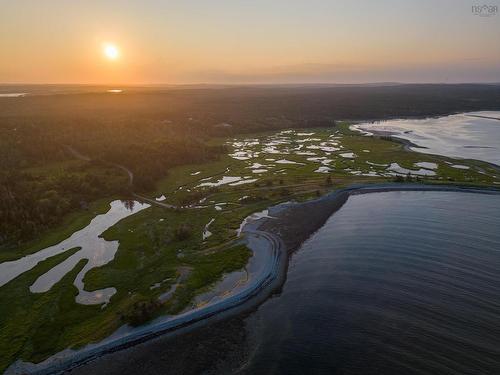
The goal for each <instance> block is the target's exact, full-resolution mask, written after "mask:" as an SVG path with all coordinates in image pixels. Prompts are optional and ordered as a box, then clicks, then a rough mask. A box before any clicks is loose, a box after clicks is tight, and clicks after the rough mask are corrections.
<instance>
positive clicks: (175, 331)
mask: <svg viewBox="0 0 500 375" xmlns="http://www.w3.org/2000/svg"><path fill="white" fill-rule="evenodd" d="M389 191H444V192H465V193H482V194H499V193H500V189H497V188H494V187H490V188H478V187H470V186H465V185H429V184H427V185H426V184H418V183H413V184H396V183H385V184H359V185H352V186H349V187H346V188H341V189H338V190H334V191H332V192H330V193H328V194H326V195H324V196H322V197H320V198H317V199H314V200H311V201H306V202H302V203H297V202H291V203H283V204H279V205H276V206H271V207H270V208H269V216H270V217H263V218H260V219H258V220H256V221H253V222H250V223H247V224H246V225H245V226H244V228H243V233H245V238H246V241H247V243H248V244H249V247H250V248H251V249H252V251H253V252H254V254H255V252H256V251H267V252H268V255H267V259H266V260H267V264H262V265H261V267H260V270H259V273H258V275H257V276H258V277H256V278H255V279H254V280H251V281H250V282H249V283H247V284H245V285H244V287H243V288H242V290H240V291H238V293H236V294H233V295H229V296H228V297H227V298H223V299H221V300H219V301H216V302H215V303H213V304H209V305H206V306H203V307H201V308H198V309H193V310H189V311H187V312H186V313H184V314H180V315H177V316H174V317H163V318H159V319H156V320H155V321H153V322H151V323H149V324H147V325H144V326H142V327H139V328H136V329H133V330H132V331H131V332H129V333H127V334H125V335H123V334H122V336H119V331H120V330H118V331H117V332H116V333H115V334H113V335H111V336H109V337H108V338H106V339H104V340H103V341H101V342H98V343H94V344H89V345H87V346H86V347H84V348H82V349H79V350H71V349H66V350H64V351H62V352H60V353H57V354H55V355H53V356H52V357H49V358H48V359H46V360H45V361H43V362H41V363H38V364H33V363H27V362H22V361H19V360H18V361H16V362H14V363H13V364H11V366H10V367H9V368H8V369H7V370H6V374H25V373H32V374H50V373H62V372H65V371H68V370H71V369H75V368H77V367H80V366H83V365H85V364H87V363H89V362H92V361H98V360H106V355H108V354H111V353H117V352H119V351H122V350H126V349H130V350H133V347H134V346H136V345H140V344H142V343H145V342H149V341H152V340H154V339H155V338H158V337H160V336H162V337H165V336H167V335H180V334H183V333H185V332H189V331H192V330H194V329H196V328H198V327H201V326H205V325H209V324H211V323H214V322H217V321H221V320H224V319H226V318H229V317H233V316H235V315H239V314H241V313H243V312H246V311H250V310H252V309H254V308H256V307H257V306H259V305H260V304H261V303H262V302H264V301H265V300H266V299H267V298H269V297H270V296H271V295H273V294H274V293H276V292H277V291H279V290H280V289H281V287H282V286H283V284H284V282H285V281H286V273H287V268H288V261H289V255H290V254H291V253H292V252H293V251H295V250H297V249H298V248H299V246H300V245H301V244H302V243H303V242H304V241H305V240H306V239H307V238H309V237H310V236H311V235H312V234H313V233H314V232H316V231H317V230H319V229H320V228H321V227H322V226H323V225H324V223H325V222H326V221H327V220H328V219H329V218H330V217H331V216H332V215H333V214H334V213H335V212H337V211H338V210H339V209H340V208H342V207H343V205H344V204H345V202H346V201H347V200H348V198H349V196H351V195H359V194H368V193H377V192H389ZM252 241H254V242H257V244H255V243H254V245H253V246H254V248H252V247H251V245H252V244H251V242H252ZM263 242H266V244H267V245H263ZM255 246H257V247H258V248H255ZM259 246H260V247H259ZM263 246H267V249H266V248H263Z"/></svg>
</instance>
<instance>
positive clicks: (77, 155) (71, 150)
mask: <svg viewBox="0 0 500 375" xmlns="http://www.w3.org/2000/svg"><path fill="white" fill-rule="evenodd" d="M64 147H65V148H66V150H67V151H68V152H69V153H70V154H71V155H73V156H74V157H75V158H77V159H80V160H83V161H87V162H90V161H92V160H99V161H101V162H103V163H105V164H108V165H111V166H113V167H116V168H118V169H121V170H122V171H124V172H125V173H126V174H127V175H128V186H129V187H130V190H131V194H132V195H133V196H134V197H135V198H137V199H139V200H141V201H144V202H147V203H151V204H154V205H156V206H159V207H163V208H170V209H178V208H180V207H178V206H175V205H173V204H168V203H162V202H158V201H157V200H156V199H153V198H148V197H145V196H143V195H140V194H137V193H135V192H134V191H133V188H134V173H133V172H132V171H131V170H130V169H129V168H127V167H125V166H124V165H121V164H118V163H114V162H110V161H106V160H102V159H92V158H91V157H90V156H88V155H84V154H82V153H81V152H79V151H78V150H76V149H75V148H74V147H72V146H70V145H64Z"/></svg>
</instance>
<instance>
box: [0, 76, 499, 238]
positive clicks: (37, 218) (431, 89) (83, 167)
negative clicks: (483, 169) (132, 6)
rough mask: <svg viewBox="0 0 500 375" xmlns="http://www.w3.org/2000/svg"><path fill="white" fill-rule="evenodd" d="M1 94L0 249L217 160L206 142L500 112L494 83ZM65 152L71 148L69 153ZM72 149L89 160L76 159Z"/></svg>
mask: <svg viewBox="0 0 500 375" xmlns="http://www.w3.org/2000/svg"><path fill="white" fill-rule="evenodd" d="M40 92H41V94H39V95H31V96H30V95H28V96H25V97H19V98H0V248H2V247H12V246H18V245H19V244H20V243H22V242H24V241H27V240H29V239H32V238H34V237H36V236H38V235H39V234H41V233H43V232H44V231H45V230H47V229H48V228H50V227H51V226H53V225H56V224H57V223H59V222H60V220H61V218H62V217H63V216H64V215H65V214H67V213H69V212H72V211H75V210H79V209H84V208H85V207H86V206H87V205H88V203H89V202H91V201H93V200H96V199H98V198H103V197H109V196H126V195H127V194H128V193H129V192H130V188H131V187H130V186H128V176H127V175H126V173H125V172H124V171H122V170H120V169H118V168H113V166H112V163H118V164H121V165H124V166H126V167H127V168H129V169H130V170H132V171H133V173H134V186H133V189H134V190H138V191H148V190H151V189H153V187H154V184H155V182H156V181H157V180H158V179H159V178H161V177H163V176H165V175H166V174H167V173H168V170H169V168H171V167H172V166H175V165H179V164H184V163H192V162H203V161H207V160H213V159H216V158H217V157H218V156H219V155H221V154H222V153H223V152H224V151H225V150H224V148H223V147H221V146H210V143H209V142H207V141H208V140H209V139H210V137H213V136H226V135H231V134H236V133H242V132H253V131H260V130H269V129H277V128H288V127H317V126H332V125H333V124H334V123H335V120H376V119H385V118H394V117H422V116H436V115H443V114H450V113H454V112H464V111H475V110H498V109H500V85H386V86H356V85H352V86H349V85H347V86H335V87H333V86H302V87H298V86H297V87H294V86H281V87H280V86H275V87H259V86H249V87H216V88H203V87H202V88H200V87H195V88H171V89H165V88H163V89H162V88H156V89H151V88H148V89H141V88H137V87H132V88H125V90H124V92H122V93H120V94H109V93H105V92H92V90H89V91H88V92H82V93H78V91H77V90H76V91H75V92H73V91H71V93H68V94H58V95H43V90H40ZM71 150H72V151H73V152H70V151H71ZM75 153H77V154H78V155H80V156H81V157H82V158H89V159H91V162H88V161H87V162H83V161H82V160H80V161H79V160H77V159H78V158H77V157H75Z"/></svg>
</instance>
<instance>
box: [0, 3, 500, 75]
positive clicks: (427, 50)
mask: <svg viewBox="0 0 500 375" xmlns="http://www.w3.org/2000/svg"><path fill="white" fill-rule="evenodd" d="M493 1H500V0H493ZM453 3H454V5H453V7H451V8H450V9H451V10H450V9H448V6H446V7H445V6H444V5H443V6H442V7H439V6H436V9H435V10H432V9H430V7H429V6H426V5H423V3H422V2H419V1H416V0H415V1H409V0H406V1H403V0H401V1H398V2H394V1H390V0H380V1H379V2H373V1H369V0H361V1H360V2H352V1H348V0H335V1H327V0H309V1H299V0H288V1H284V0H283V1H281V0H277V1H272V2H270V1H265V0H255V1H252V2H247V1H239V0H235V1H222V2H221V1H215V2H199V3H197V4H196V5H195V4H194V3H192V2H162V1H159V0H145V2H144V3H143V2H123V1H122V2H120V1H118V0H109V1H105V2H100V1H95V2H92V1H91V2H74V3H73V4H72V8H71V11H68V10H67V9H69V8H67V7H66V6H65V2H64V1H63V0H51V1H50V2H40V1H36V0H23V1H11V2H5V4H2V11H1V12H0V46H1V48H0V83H88V84H110V83H112V84H142V83H146V84H147V83H153V84H161V83H302V82H304V83H367V82H449V83H453V82H498V80H499V77H500V43H493V41H494V36H496V35H500V22H498V20H499V18H498V17H500V15H499V16H494V17H493V16H492V17H478V16H475V15H473V14H471V10H470V4H469V3H467V2H466V1H465V0H456V1H454V2H453ZM285 5H286V6H285ZM284 9H286V11H284ZM117 10H119V11H117ZM34 66H36V69H33V67H34Z"/></svg>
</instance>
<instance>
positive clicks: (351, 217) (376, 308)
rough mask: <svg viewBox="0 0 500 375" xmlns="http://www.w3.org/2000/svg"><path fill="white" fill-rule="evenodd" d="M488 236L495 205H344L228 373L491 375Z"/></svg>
mask: <svg viewBox="0 0 500 375" xmlns="http://www.w3.org/2000/svg"><path fill="white" fill-rule="evenodd" d="M499 229H500V195H494V196H492V195H483V194H470V193H454V192H386V193H371V194H366V195H358V196H352V197H350V198H349V200H348V201H347V203H346V204H345V205H344V206H343V207H342V208H341V209H340V210H339V211H338V212H337V213H336V214H334V215H333V216H332V217H331V218H330V219H329V220H328V221H327V223H326V224H325V225H324V227H323V228H321V229H320V230H319V231H318V232H316V233H315V234H314V235H313V236H312V237H311V238H310V239H309V240H308V241H306V242H305V243H304V244H303V245H302V247H301V248H300V249H299V250H298V251H297V252H296V253H295V254H294V256H293V257H292V259H291V261H290V266H289V270H288V275H287V280H286V282H285V284H284V286H283V290H282V292H281V293H280V294H279V295H278V296H276V297H273V298H271V299H269V300H268V301H266V302H265V303H264V304H262V305H261V306H260V307H259V308H258V309H257V311H256V312H254V313H252V314H251V315H250V316H249V317H248V318H247V319H246V321H245V326H246V328H245V330H246V335H247V339H246V340H245V341H246V346H247V345H248V346H249V348H248V350H247V355H246V358H245V360H244V361H242V363H241V364H240V371H237V372H238V373H248V374H500V272H499V271H500V230H499ZM231 372H233V371H231Z"/></svg>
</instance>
